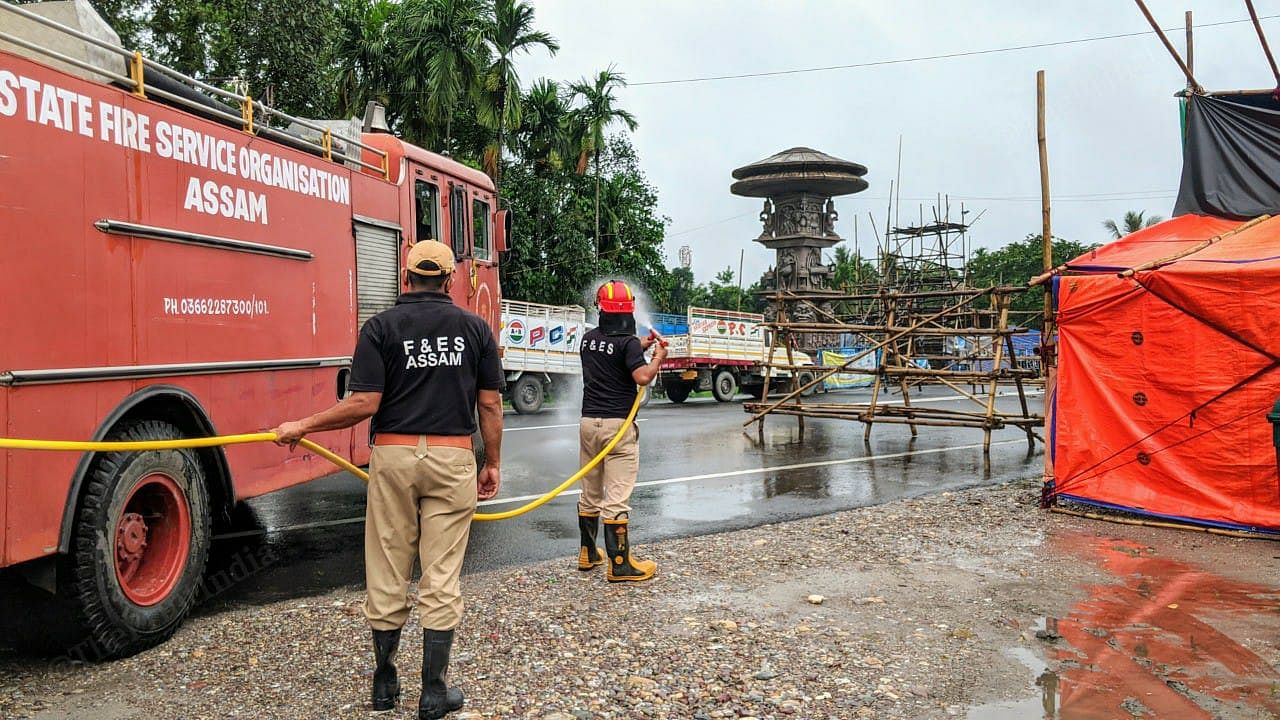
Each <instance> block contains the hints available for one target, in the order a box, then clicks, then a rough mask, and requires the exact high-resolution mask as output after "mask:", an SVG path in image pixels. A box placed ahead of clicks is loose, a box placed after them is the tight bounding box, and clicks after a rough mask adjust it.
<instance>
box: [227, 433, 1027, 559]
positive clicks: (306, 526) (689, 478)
mask: <svg viewBox="0 0 1280 720" xmlns="http://www.w3.org/2000/svg"><path fill="white" fill-rule="evenodd" d="M1020 442H1026V440H1025V439H1022V438H1019V439H1017V440H999V441H996V442H993V443H991V444H992V445H993V446H995V445H1010V444H1013V443H1020ZM981 447H982V443H974V444H972V445H953V446H951V447H944V448H929V449H927V450H910V451H907V452H899V453H886V454H884V455H864V456H862V457H852V458H843V459H840V460H819V461H816V462H808V463H796V464H793V465H773V466H770V467H758V468H747V469H744V470H729V471H726V472H718V473H705V474H702V475H684V476H681V477H673V478H664V479H662V480H643V481H641V482H637V483H636V487H654V486H657V485H671V484H675V483H687V482H694V481H697V480H715V479H718V478H729V477H744V476H747V475H761V474H764V473H771V472H790V471H792V470H806V469H808V468H818V467H831V466H834V465H855V464H858V463H867V462H872V461H875V460H893V459H895V458H904V457H915V456H918V455H936V454H938V453H944V452H951V451H953V450H976V449H978V448H981ZM581 494H582V490H581V489H579V488H571V489H569V490H565V491H564V492H562V493H560V496H561V497H564V496H566V495H581ZM540 497H542V493H539V494H537V495H518V496H516V497H509V498H494V499H493V500H483V501H481V502H478V503H476V505H477V506H479V507H487V506H490V505H510V504H511V503H523V502H529V501H530V500H537V499H538V498H540ZM362 522H364V518H363V517H356V518H343V519H341V520H323V521H318V522H310V523H301V524H298V525H282V526H280V527H274V528H267V529H265V530H245V531H243V532H235V533H227V534H225V535H217V536H215V537H214V538H213V539H214V540H230V539H233V538H242V537H257V536H259V535H268V534H272V533H280V532H288V531H293V530H312V529H315V528H325V527H335V526H338V525H353V524H355V523H362Z"/></svg>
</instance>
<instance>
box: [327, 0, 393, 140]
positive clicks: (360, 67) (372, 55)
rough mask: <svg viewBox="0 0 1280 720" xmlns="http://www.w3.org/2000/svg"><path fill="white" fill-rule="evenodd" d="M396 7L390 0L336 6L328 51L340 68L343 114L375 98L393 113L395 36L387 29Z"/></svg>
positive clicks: (358, 0)
mask: <svg viewBox="0 0 1280 720" xmlns="http://www.w3.org/2000/svg"><path fill="white" fill-rule="evenodd" d="M397 7H398V6H397V4H396V3H394V2H392V0H342V2H341V4H340V5H339V6H338V28H337V37H336V38H335V39H334V43H333V49H332V51H331V53H332V59H333V63H334V65H335V66H337V67H338V68H340V69H339V71H338V79H337V91H338V112H339V113H341V114H342V115H344V116H346V115H351V114H355V113H358V112H360V111H362V110H363V109H364V105H365V103H366V102H368V101H369V100H377V101H378V102H380V103H382V105H383V106H384V107H386V108H387V109H388V110H389V111H390V112H392V113H394V111H395V109H396V106H395V105H394V104H393V103H392V102H391V100H392V97H391V91H392V85H393V84H394V82H395V68H394V61H393V57H394V40H393V38H394V36H393V35H391V33H390V31H389V29H390V23H391V19H392V16H393V15H394V14H395V12H396V9H397ZM390 119H391V118H388V120H390Z"/></svg>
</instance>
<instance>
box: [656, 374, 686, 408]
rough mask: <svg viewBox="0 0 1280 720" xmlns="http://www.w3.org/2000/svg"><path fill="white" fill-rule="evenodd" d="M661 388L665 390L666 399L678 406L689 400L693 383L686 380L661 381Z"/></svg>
mask: <svg viewBox="0 0 1280 720" xmlns="http://www.w3.org/2000/svg"><path fill="white" fill-rule="evenodd" d="M662 386H663V387H664V388H666V390H667V399H668V400H670V401H671V402H673V403H675V404H677V405H679V404H680V403H682V402H684V401H685V400H688V399H689V393H691V392H693V383H691V382H689V381H688V380H663V381H662Z"/></svg>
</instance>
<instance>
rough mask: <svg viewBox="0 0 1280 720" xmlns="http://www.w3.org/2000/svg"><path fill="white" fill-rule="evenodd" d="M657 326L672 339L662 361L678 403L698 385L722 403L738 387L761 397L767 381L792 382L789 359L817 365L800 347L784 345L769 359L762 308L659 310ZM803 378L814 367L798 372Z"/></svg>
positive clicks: (775, 385)
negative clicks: (673, 312)
mask: <svg viewBox="0 0 1280 720" xmlns="http://www.w3.org/2000/svg"><path fill="white" fill-rule="evenodd" d="M652 321H653V328H654V329H655V330H657V331H658V332H659V333H662V335H663V336H664V337H665V338H666V340H667V343H668V346H667V349H668V354H667V359H666V361H665V362H663V363H662V372H661V379H662V387H663V390H664V391H665V392H666V395H667V398H668V399H669V400H671V402H673V403H682V402H684V401H685V400H686V399H688V397H689V395H690V393H692V392H694V391H696V390H708V389H709V390H711V394H712V395H713V396H714V397H715V399H716V400H718V401H720V402H729V401H730V400H732V399H733V398H734V396H735V395H737V394H738V391H739V390H741V391H742V392H745V393H747V394H748V395H751V396H752V397H755V398H759V397H761V395H763V393H764V387H765V383H769V384H770V387H771V390H772V391H776V390H781V389H785V388H787V387H789V386H790V384H791V376H792V371H791V370H790V369H789V368H787V367H786V366H787V365H788V364H794V365H796V366H812V365H813V359H812V358H811V357H809V356H808V355H806V354H805V353H802V352H799V351H797V350H792V351H791V358H790V359H791V363H788V358H787V350H786V349H785V348H782V347H779V348H776V349H775V350H774V353H773V365H770V364H769V344H768V341H767V337H768V334H769V333H768V329H767V328H764V327H762V326H761V323H763V322H764V316H763V315H758V314H756V313H746V312H734V311H731V310H713V309H711V308H699V307H691V308H689V309H688V311H687V312H686V313H685V314H684V315H667V314H655V315H653V318H652ZM798 373H799V381H800V383H801V384H802V385H803V384H806V383H808V382H810V381H812V380H813V379H814V377H816V376H815V375H814V371H813V370H804V369H801V370H799V371H798Z"/></svg>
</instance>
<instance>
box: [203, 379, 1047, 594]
mask: <svg viewBox="0 0 1280 720" xmlns="http://www.w3.org/2000/svg"><path fill="white" fill-rule="evenodd" d="M1010 391H1011V390H1010ZM1010 391H1006V392H1010ZM867 395H868V392H867V391H862V390H853V391H844V392H840V393H829V394H827V395H825V396H824V398H823V399H824V401H825V402H857V401H863V400H865V398H866V397H867ZM948 398H952V399H948ZM954 398H955V396H952V395H949V394H947V393H945V392H934V393H932V394H931V396H930V397H929V399H928V400H927V402H936V403H941V404H943V405H945V406H948V407H957V408H962V407H964V404H962V403H961V402H960V401H958V400H957V399H954ZM1031 400H1032V403H1033V411H1035V412H1039V410H1040V406H1041V402H1040V397H1039V396H1038V395H1036V396H1033V397H1032V398H1031ZM913 402H918V401H916V400H914V396H913ZM966 402H967V401H966ZM999 402H1000V403H1001V405H1002V406H1003V405H1006V404H1009V403H1016V398H1001V399H1000V400H999ZM968 404H969V405H970V406H972V403H968ZM746 418H747V416H746V414H745V413H744V412H743V410H742V405H741V403H740V402H734V403H728V404H721V403H716V402H715V401H713V400H696V399H691V400H689V401H687V402H686V403H685V404H684V405H678V406H677V405H671V404H669V403H665V402H654V403H652V404H651V405H649V407H647V408H645V409H643V410H642V411H641V423H640V449H641V460H640V479H639V485H638V487H637V488H636V491H635V493H634V495H633V496H632V506H633V511H632V534H633V537H634V538H635V541H636V542H637V543H638V544H640V545H643V544H644V543H647V542H652V541H656V540H661V539H665V538H672V537H683V536H690V535H700V534H706V533H715V532H723V531H727V530H734V529H739V528H744V527H751V526H755V525H762V524H767V523H774V522H780V521H785V520H790V519H795V518H800V517H808V516H813V515H820V514H825V513H832V512H837V511H840V510H846V509H849V508H854V507H860V506H866V505H874V504H878V503H883V502H887V501H891V500H895V499H898V498H903V497H910V496H914V495H922V494H927V493H935V492H941V491H943V490H948V489H956V488H961V487H968V486H973V485H978V484H984V483H999V482H1004V481H1007V480H1015V479H1020V478H1025V477H1038V476H1039V473H1040V471H1041V468H1042V463H1043V456H1042V454H1041V452H1042V451H1041V447H1040V445H1039V443H1037V447H1036V449H1035V451H1034V452H1031V453H1029V452H1028V448H1027V442H1026V436H1025V435H1024V434H1023V433H1022V432H1021V431H1019V430H1016V429H1012V428H1010V429H1005V430H1001V431H997V432H996V433H995V434H994V436H993V445H992V449H991V455H990V458H989V459H988V460H986V461H984V458H983V455H982V449H981V443H982V433H981V431H978V430H972V429H965V428H922V429H921V433H920V437H918V438H917V439H916V440H915V441H912V440H911V438H910V433H909V431H908V430H907V429H906V428H904V427H901V426H890V425H881V426H877V427H876V428H875V431H874V432H873V433H872V439H871V442H870V444H869V445H864V443H863V441H862V427H863V426H862V425H861V424H859V423H851V422H846V421H838V420H815V419H809V420H806V423H807V424H806V432H805V435H804V440H803V441H801V439H800V436H799V432H798V430H797V422H796V419H795V418H786V417H781V416H775V417H772V418H770V419H769V420H768V423H767V425H766V430H765V435H764V442H763V443H761V442H759V440H758V437H757V435H756V431H755V429H754V428H752V429H751V430H750V431H749V432H744V430H743V428H742V423H743V421H744V420H745V419H746ZM577 422H578V414H577V410H576V408H573V409H569V410H561V411H555V410H551V411H544V412H543V413H541V414H539V415H533V416H520V415H513V414H509V415H507V417H506V423H505V424H506V430H505V432H504V435H503V451H502V454H503V487H502V491H501V493H500V496H499V498H497V499H496V500H495V501H491V502H490V503H488V504H487V507H486V508H485V509H486V510H489V511H497V510H506V509H510V508H511V507H515V506H516V505H518V504H520V503H522V502H523V501H525V500H527V499H528V498H527V497H526V496H535V495H537V494H539V493H541V492H544V491H545V490H547V489H549V488H551V487H552V486H554V485H556V484H557V483H559V482H560V481H562V480H563V479H564V478H566V477H568V476H569V475H570V474H572V473H573V472H574V471H575V470H576V469H577V467H578V463H577V459H578V455H577ZM576 501H577V495H576V491H575V490H571V491H569V492H566V493H565V494H564V495H562V496H561V497H559V498H556V499H555V500H553V501H552V502H550V503H548V504H547V505H545V506H543V507H541V508H539V509H537V510H535V511H533V512H532V513H529V514H527V515H524V516H521V517H518V518H515V519H511V520H503V521H498V522H479V523H477V524H476V525H475V526H474V527H473V529H472V533H471V544H470V547H469V549H468V554H467V562H466V566H465V568H464V571H465V572H475V571H481V570H492V569H495V568H501V567H504V566H510V565H515V564H519V563H525V562H532V561H539V560H546V559H549V558H553V557H564V558H566V562H568V559H569V558H571V557H573V556H574V554H575V553H576V550H577V547H576V543H577V516H576ZM363 514H364V485H363V483H362V482H361V481H360V480H358V479H357V478H355V477H353V476H350V475H346V474H340V475H334V476H330V477H326V478H322V479H320V480H316V481H314V482H311V483H308V484H306V485H302V486H299V487H296V488H291V489H288V490H284V491H280V492H277V493H273V494H271V495H267V496H264V497H260V498H255V499H253V500H250V501H248V502H247V503H245V504H244V506H243V507H242V508H241V509H240V512H239V513H238V514H237V517H236V518H235V524H234V526H233V527H230V528H225V529H222V530H220V531H219V534H218V535H217V536H216V537H215V543H214V553H213V557H212V558H211V564H210V570H209V579H208V581H207V587H208V588H209V589H210V591H211V592H210V596H209V597H207V599H206V600H205V602H204V603H202V605H201V607H200V608H199V609H198V610H197V613H198V614H207V613H212V612H218V611H219V610H222V609H225V608H228V607H237V606H244V605H253V604H259V603H264V602H271V601H275V600H282V599H288V598H294V597H302V596H307V595H313V594H317V593H322V592H325V591H328V590H331V589H334V588H338V587H346V586H360V585H361V584H362V583H363V572H364V570H363V561H362V551H361V546H362V540H363Z"/></svg>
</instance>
